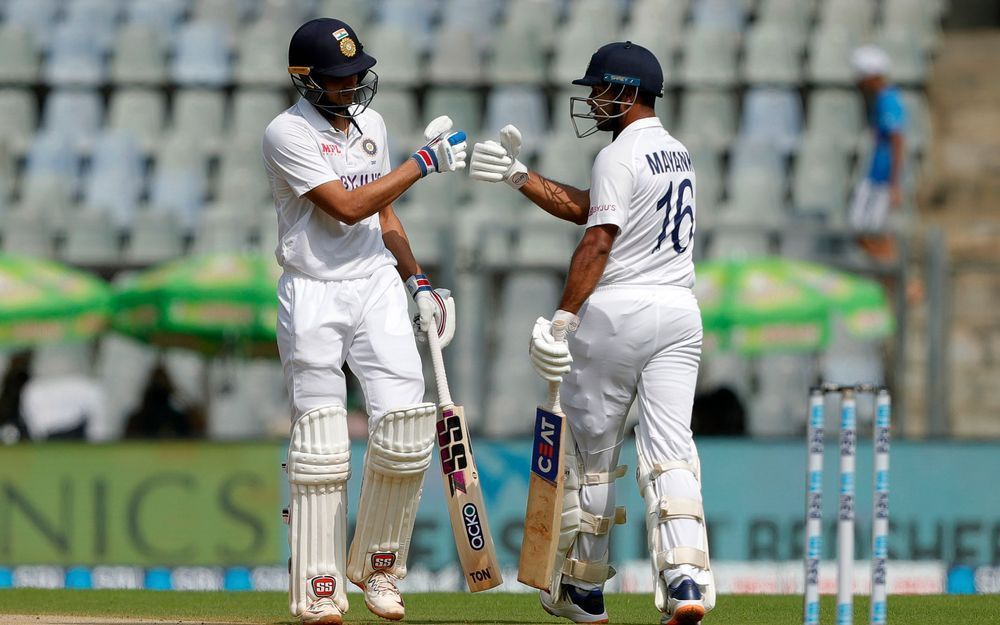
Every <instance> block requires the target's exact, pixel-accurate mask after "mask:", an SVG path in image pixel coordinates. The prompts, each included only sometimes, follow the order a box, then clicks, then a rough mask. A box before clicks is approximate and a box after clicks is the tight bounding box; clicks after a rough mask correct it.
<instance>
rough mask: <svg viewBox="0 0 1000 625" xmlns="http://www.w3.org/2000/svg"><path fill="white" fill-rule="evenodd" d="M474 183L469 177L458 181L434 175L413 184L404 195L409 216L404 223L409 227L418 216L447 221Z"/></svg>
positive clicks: (422, 218)
mask: <svg viewBox="0 0 1000 625" xmlns="http://www.w3.org/2000/svg"><path fill="white" fill-rule="evenodd" d="M472 184H475V183H473V182H471V181H470V180H468V179H464V180H461V181H456V180H446V179H445V176H432V177H431V178H428V179H427V180H422V181H420V183H419V184H415V185H413V186H412V187H410V189H409V190H408V191H407V192H406V194H405V196H404V197H405V199H406V208H405V211H406V214H407V215H408V216H409V219H407V220H406V221H404V225H406V226H407V227H409V225H410V224H411V223H412V222H413V220H414V219H418V218H419V219H420V220H432V221H435V222H438V223H442V222H444V221H447V219H448V218H449V217H450V216H451V210H452V208H453V207H455V206H457V205H458V203H459V202H460V201H461V200H462V199H464V197H465V196H466V195H467V194H468V192H469V187H470V185H472Z"/></svg>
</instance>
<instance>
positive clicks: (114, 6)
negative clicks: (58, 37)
mask: <svg viewBox="0 0 1000 625" xmlns="http://www.w3.org/2000/svg"><path fill="white" fill-rule="evenodd" d="M122 4H123V3H122V2H119V0H73V1H72V2H67V3H66V5H65V6H66V13H65V15H64V17H63V22H62V23H61V24H60V27H62V26H65V25H68V24H73V25H75V26H76V27H78V28H80V29H82V30H85V31H87V32H89V33H90V34H91V37H93V38H94V39H95V40H96V42H95V44H96V46H97V47H98V48H99V49H101V50H102V51H106V50H107V49H108V47H109V46H110V45H111V39H112V37H113V36H114V33H115V30H116V29H117V28H118V20H119V18H120V17H121V13H122ZM53 43H55V42H53Z"/></svg>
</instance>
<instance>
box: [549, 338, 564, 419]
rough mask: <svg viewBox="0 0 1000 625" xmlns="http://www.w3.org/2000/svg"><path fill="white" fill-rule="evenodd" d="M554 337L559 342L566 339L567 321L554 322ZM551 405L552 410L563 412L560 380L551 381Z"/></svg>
mask: <svg viewBox="0 0 1000 625" xmlns="http://www.w3.org/2000/svg"><path fill="white" fill-rule="evenodd" d="M552 338H554V339H555V340H556V341H559V342H562V341H565V340H566V322H565V321H563V320H562V319H557V320H556V321H553V322H552ZM549 406H550V407H551V408H552V412H562V407H561V406H560V405H559V382H549Z"/></svg>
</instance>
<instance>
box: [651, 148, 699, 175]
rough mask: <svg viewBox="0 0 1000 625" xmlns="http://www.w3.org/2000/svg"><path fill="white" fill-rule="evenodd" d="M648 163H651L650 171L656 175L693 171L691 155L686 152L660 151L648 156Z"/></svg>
mask: <svg viewBox="0 0 1000 625" xmlns="http://www.w3.org/2000/svg"><path fill="white" fill-rule="evenodd" d="M646 162H647V163H649V170H650V171H652V172H653V173H654V174H664V173H673V172H679V171H691V170H692V169H693V168H692V167H691V155H690V154H688V152H687V150H685V151H683V152H682V151H679V150H678V151H671V152H668V151H666V150H660V151H659V152H650V153H649V154H647V155H646Z"/></svg>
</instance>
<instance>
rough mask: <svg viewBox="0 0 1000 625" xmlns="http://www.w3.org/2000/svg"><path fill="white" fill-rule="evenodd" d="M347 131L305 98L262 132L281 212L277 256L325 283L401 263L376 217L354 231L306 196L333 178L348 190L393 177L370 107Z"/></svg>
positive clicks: (266, 162) (382, 128)
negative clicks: (383, 177)
mask: <svg viewBox="0 0 1000 625" xmlns="http://www.w3.org/2000/svg"><path fill="white" fill-rule="evenodd" d="M355 121H356V122H357V124H358V126H360V128H361V132H358V129H357V128H356V127H354V125H351V126H349V127H348V132H347V133H343V132H341V131H339V130H337V129H335V128H334V127H333V126H331V125H330V122H329V121H327V119H326V118H325V117H323V115H322V114H320V112H319V111H318V110H317V109H316V108H315V107H314V106H313V105H312V104H310V103H309V102H307V101H306V100H304V99H300V100H299V101H298V102H297V103H296V104H294V105H292V106H291V107H290V108H288V109H287V110H286V111H284V112H283V113H281V114H280V115H278V116H277V117H275V118H274V119H273V120H272V121H271V123H270V124H268V126H267V129H266V130H265V131H264V141H263V152H264V165H265V167H266V169H267V177H268V180H269V182H270V184H271V194H272V195H273V196H274V206H275V209H276V210H277V212H278V247H277V249H276V250H275V256H276V257H277V259H278V264H279V265H281V266H282V267H283V268H284V269H285V270H286V271H292V272H298V273H302V274H305V275H307V276H310V277H313V278H317V279H320V280H351V279H355V278H364V277H368V276H370V275H372V274H373V273H375V271H376V270H377V269H379V268H380V267H384V266H386V265H395V264H396V259H395V258H394V257H393V256H392V254H391V253H390V252H389V250H388V249H386V247H385V243H384V242H383V241H382V228H381V226H380V225H379V219H378V214H375V215H372V216H370V217H368V218H366V219H364V220H362V221H360V222H358V223H356V224H354V225H353V226H349V225H347V224H345V223H343V222H341V221H338V220H337V219H335V218H334V217H331V216H330V215H328V214H327V213H325V212H324V211H323V210H322V209H320V208H319V207H317V206H316V205H315V204H313V203H312V202H310V201H309V200H308V199H307V198H305V197H303V196H304V195H305V194H306V193H307V192H309V191H310V190H312V189H315V188H316V187H318V186H320V185H321V184H323V183H326V182H330V181H331V180H340V182H341V183H342V184H343V185H344V186H345V187H346V188H347V189H348V190H351V189H355V188H357V187H360V186H361V185H364V184H367V183H369V182H372V181H373V180H377V179H378V178H380V177H382V176H383V175H385V174H387V173H389V171H390V164H389V154H388V152H389V150H388V141H387V139H386V130H385V122H384V121H383V120H382V116H381V115H379V114H378V113H376V112H375V111H373V110H372V109H370V108H369V109H366V110H365V111H364V112H363V113H361V114H360V115H358V116H357V117H355Z"/></svg>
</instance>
